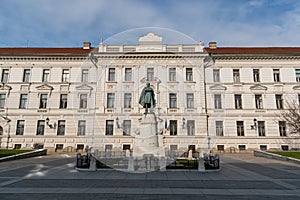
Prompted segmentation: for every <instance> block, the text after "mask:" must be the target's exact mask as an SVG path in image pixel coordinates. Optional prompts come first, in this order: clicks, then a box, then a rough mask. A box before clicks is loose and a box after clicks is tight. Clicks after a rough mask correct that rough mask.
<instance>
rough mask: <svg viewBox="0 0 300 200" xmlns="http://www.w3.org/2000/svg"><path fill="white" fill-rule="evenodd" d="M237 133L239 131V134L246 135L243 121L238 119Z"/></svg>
mask: <svg viewBox="0 0 300 200" xmlns="http://www.w3.org/2000/svg"><path fill="white" fill-rule="evenodd" d="M236 133H237V136H245V134H244V122H243V121H236Z"/></svg>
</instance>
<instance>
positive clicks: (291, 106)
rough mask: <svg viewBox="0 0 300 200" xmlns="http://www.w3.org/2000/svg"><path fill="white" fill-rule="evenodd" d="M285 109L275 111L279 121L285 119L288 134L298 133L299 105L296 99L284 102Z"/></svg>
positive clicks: (299, 126) (299, 123)
mask: <svg viewBox="0 0 300 200" xmlns="http://www.w3.org/2000/svg"><path fill="white" fill-rule="evenodd" d="M285 107H286V108H285V109H284V110H282V111H281V112H279V113H276V114H275V115H276V117H278V118H279V120H280V121H285V123H286V125H287V127H288V130H289V131H288V133H289V135H290V136H297V135H300V105H299V103H298V101H296V100H290V101H286V102H285Z"/></svg>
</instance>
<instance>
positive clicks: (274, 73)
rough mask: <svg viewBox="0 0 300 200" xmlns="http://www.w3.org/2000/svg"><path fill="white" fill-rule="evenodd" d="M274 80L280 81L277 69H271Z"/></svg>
mask: <svg viewBox="0 0 300 200" xmlns="http://www.w3.org/2000/svg"><path fill="white" fill-rule="evenodd" d="M273 77H274V82H280V72H279V69H273Z"/></svg>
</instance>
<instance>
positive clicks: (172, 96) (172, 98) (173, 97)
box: [169, 93, 177, 108]
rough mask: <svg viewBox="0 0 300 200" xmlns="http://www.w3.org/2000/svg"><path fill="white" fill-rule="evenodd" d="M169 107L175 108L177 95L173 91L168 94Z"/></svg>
mask: <svg viewBox="0 0 300 200" xmlns="http://www.w3.org/2000/svg"><path fill="white" fill-rule="evenodd" d="M169 104H170V108H177V97H176V94H175V93H171V94H169Z"/></svg>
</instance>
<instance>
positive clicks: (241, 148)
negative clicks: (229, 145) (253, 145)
mask: <svg viewBox="0 0 300 200" xmlns="http://www.w3.org/2000/svg"><path fill="white" fill-rule="evenodd" d="M238 148H239V150H240V151H245V150H246V145H244V144H240V145H239V146H238Z"/></svg>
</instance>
